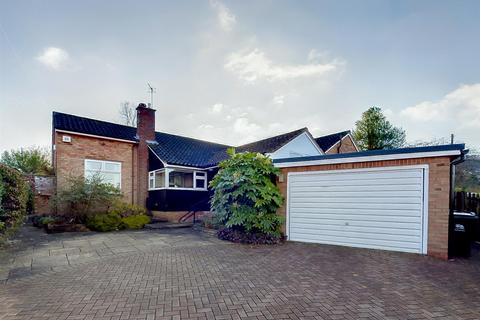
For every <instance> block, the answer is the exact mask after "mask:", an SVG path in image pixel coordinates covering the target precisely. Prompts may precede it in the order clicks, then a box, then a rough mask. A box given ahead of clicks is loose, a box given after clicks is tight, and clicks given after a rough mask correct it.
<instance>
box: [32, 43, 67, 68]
mask: <svg viewBox="0 0 480 320" xmlns="http://www.w3.org/2000/svg"><path fill="white" fill-rule="evenodd" d="M69 59H70V56H69V54H68V52H67V51H65V50H64V49H62V48H56V47H48V48H45V49H44V50H43V52H42V53H41V54H40V55H39V56H38V57H37V60H38V61H40V62H41V63H42V64H44V65H45V66H47V67H49V68H51V69H53V70H60V69H62V68H64V67H65V65H66V64H67V62H68V61H69Z"/></svg>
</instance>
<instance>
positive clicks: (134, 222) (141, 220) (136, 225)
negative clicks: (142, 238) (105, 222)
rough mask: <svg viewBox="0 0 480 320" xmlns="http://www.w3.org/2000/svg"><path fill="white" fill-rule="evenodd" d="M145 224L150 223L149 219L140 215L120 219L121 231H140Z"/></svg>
mask: <svg viewBox="0 0 480 320" xmlns="http://www.w3.org/2000/svg"><path fill="white" fill-rule="evenodd" d="M147 223H150V217H148V216H146V215H144V214H141V215H135V216H128V217H124V218H122V222H121V223H120V228H121V229H142V228H143V227H144V226H145V225H146V224H147Z"/></svg>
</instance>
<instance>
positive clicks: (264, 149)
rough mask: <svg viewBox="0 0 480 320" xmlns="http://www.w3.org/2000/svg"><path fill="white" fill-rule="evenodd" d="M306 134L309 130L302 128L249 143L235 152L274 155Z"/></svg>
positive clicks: (237, 148)
mask: <svg viewBox="0 0 480 320" xmlns="http://www.w3.org/2000/svg"><path fill="white" fill-rule="evenodd" d="M304 132H308V129H307V128H302V129H298V130H295V131H291V132H287V133H284V134H281V135H278V136H275V137H271V138H266V139H263V140H259V141H255V142H251V143H247V144H244V145H241V146H239V147H236V148H235V150H236V151H238V152H244V151H250V152H259V153H273V152H275V151H277V150H278V149H280V148H281V147H282V146H284V145H285V144H287V143H288V142H290V141H292V140H293V139H295V138H296V137H298V136H299V135H300V134H302V133H304Z"/></svg>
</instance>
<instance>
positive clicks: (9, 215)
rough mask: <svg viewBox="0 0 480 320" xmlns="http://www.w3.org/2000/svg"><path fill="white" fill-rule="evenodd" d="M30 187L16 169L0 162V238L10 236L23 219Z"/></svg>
mask: <svg viewBox="0 0 480 320" xmlns="http://www.w3.org/2000/svg"><path fill="white" fill-rule="evenodd" d="M30 189H31V188H30V185H29V184H28V183H27V182H26V181H25V178H24V176H23V175H22V174H21V173H20V172H19V171H18V170H15V169H13V168H10V167H8V166H6V165H4V164H0V222H1V225H2V226H1V227H0V240H2V239H5V238H8V237H10V236H11V235H12V234H13V233H14V232H15V231H16V229H17V228H18V227H19V226H20V225H21V223H22V222H23V221H24V219H25V216H26V214H27V202H28V194H29V192H30Z"/></svg>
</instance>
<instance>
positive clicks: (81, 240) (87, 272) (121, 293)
mask: <svg viewBox="0 0 480 320" xmlns="http://www.w3.org/2000/svg"><path fill="white" fill-rule="evenodd" d="M27 231H28V230H27ZM27 233H28V232H27ZM24 235H25V234H24ZM27 242H28V241H26V240H25V241H24V243H27ZM20 247H21V246H20V245H19V247H18V248H17V250H16V251H18V252H16V254H15V257H14V258H13V261H11V262H10V265H11V264H13V265H15V264H16V263H17V264H21V262H20V261H21V259H20V258H19V257H20V256H21V255H19V254H17V253H19V252H22V250H27V252H23V254H25V255H26V256H27V257H29V258H26V260H27V262H25V263H26V264H27V267H25V268H28V264H29V263H30V272H25V273H24V274H22V273H20V275H18V273H17V272H16V271H15V268H14V269H11V270H10V272H9V277H8V280H7V281H6V282H5V283H3V284H1V285H0V319H1V320H4V319H9V320H10V319H360V318H364V319H479V318H480V316H479V315H480V265H479V263H478V260H477V261H475V260H471V261H466V260H464V261H456V262H444V261H438V260H435V259H431V258H428V257H423V256H418V255H412V254H401V253H389V252H382V251H374V250H362V249H352V248H342V247H334V246H325V245H309V244H299V243H287V244H284V245H278V246H259V247H249V246H243V245H233V244H228V243H225V242H221V241H219V240H216V239H212V238H208V237H206V236H204V235H203V234H200V233H196V232H194V231H192V230H175V231H162V232H159V231H148V232H147V231H140V232H119V233H106V234H98V233H91V234H87V235H74V234H65V235H55V236H50V235H49V236H45V240H44V241H43V244H42V243H40V244H38V245H35V246H32V245H31V244H30V245H25V246H23V249H21V248H20ZM27 248H29V249H27ZM57 250H59V251H57ZM57 253H58V254H57ZM57 256H60V257H61V258H57ZM73 257H76V258H73ZM37 258H42V259H40V260H37ZM49 261H50V262H49ZM53 261H54V262H53ZM77 262H78V263H77ZM37 263H38V264H40V265H44V266H45V264H47V265H48V267H46V269H45V270H41V271H39V272H36V269H35V265H36V264H37ZM43 263H45V264H43ZM60 264H63V265H60ZM12 270H13V274H12Z"/></svg>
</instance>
